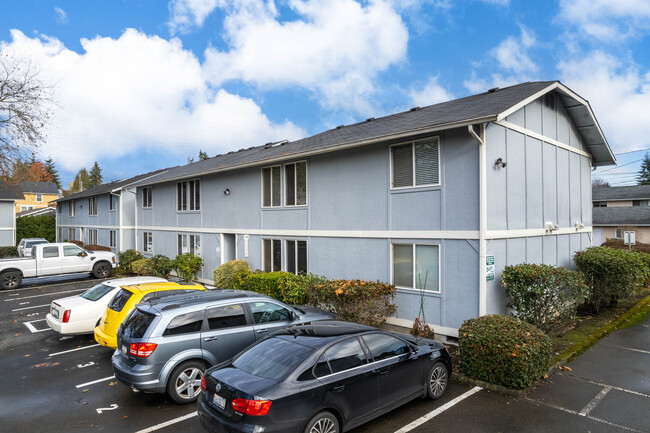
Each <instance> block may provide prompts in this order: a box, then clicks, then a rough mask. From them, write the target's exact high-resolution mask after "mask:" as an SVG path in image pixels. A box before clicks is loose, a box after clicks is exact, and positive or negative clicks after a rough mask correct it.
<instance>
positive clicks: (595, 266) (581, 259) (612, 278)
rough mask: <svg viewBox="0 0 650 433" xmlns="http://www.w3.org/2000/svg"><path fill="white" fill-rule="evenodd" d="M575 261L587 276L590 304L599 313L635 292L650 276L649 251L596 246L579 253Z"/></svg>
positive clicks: (588, 301)
mask: <svg viewBox="0 0 650 433" xmlns="http://www.w3.org/2000/svg"><path fill="white" fill-rule="evenodd" d="M573 260H574V262H575V263H576V265H578V269H579V270H580V271H581V272H582V273H583V274H584V275H585V280H586V282H587V286H588V287H589V296H588V298H587V303H588V305H589V306H590V307H591V309H592V310H593V311H594V312H596V313H597V312H598V310H599V309H600V308H601V307H608V306H613V305H616V304H617V303H618V300H619V299H623V298H626V297H629V296H632V295H634V294H635V293H637V292H638V291H639V290H641V289H642V288H643V285H644V284H645V281H646V279H647V278H648V277H650V255H648V254H646V253H640V252H636V251H627V250H619V249H614V248H609V247H592V248H587V249H586V250H584V251H579V252H577V253H576V254H575V256H574V258H573Z"/></svg>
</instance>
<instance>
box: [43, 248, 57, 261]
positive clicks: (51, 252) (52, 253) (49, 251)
mask: <svg viewBox="0 0 650 433" xmlns="http://www.w3.org/2000/svg"><path fill="white" fill-rule="evenodd" d="M49 257H59V247H43V258H44V259H46V258H49Z"/></svg>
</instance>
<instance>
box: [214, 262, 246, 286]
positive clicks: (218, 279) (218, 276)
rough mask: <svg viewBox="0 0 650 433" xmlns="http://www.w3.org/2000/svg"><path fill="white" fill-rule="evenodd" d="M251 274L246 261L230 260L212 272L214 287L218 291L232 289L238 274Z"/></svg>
mask: <svg viewBox="0 0 650 433" xmlns="http://www.w3.org/2000/svg"><path fill="white" fill-rule="evenodd" d="M251 272H252V271H251V266H250V265H249V264H248V262H247V261H246V260H231V261H229V262H226V263H224V264H222V265H221V266H219V267H218V268H217V269H215V270H214V274H213V275H214V285H215V287H218V288H220V289H232V288H234V284H235V281H236V277H237V275H238V274H240V273H244V274H250V273H251Z"/></svg>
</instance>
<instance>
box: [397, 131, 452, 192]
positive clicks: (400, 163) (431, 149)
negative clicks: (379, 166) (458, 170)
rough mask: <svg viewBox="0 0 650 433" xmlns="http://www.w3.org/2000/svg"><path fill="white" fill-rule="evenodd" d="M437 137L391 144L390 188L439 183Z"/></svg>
mask: <svg viewBox="0 0 650 433" xmlns="http://www.w3.org/2000/svg"><path fill="white" fill-rule="evenodd" d="M439 141H440V140H439V138H438V137H434V138H431V139H428V140H426V141H418V142H413V143H408V144H400V145H396V146H392V147H391V148H390V149H391V152H390V154H391V188H408V187H413V186H426V185H438V184H440V160H439Z"/></svg>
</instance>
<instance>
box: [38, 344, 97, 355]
mask: <svg viewBox="0 0 650 433" xmlns="http://www.w3.org/2000/svg"><path fill="white" fill-rule="evenodd" d="M93 347H101V346H100V345H99V344H92V345H90V346H83V347H77V348H75V349H70V350H64V351H63V352H56V353H51V354H50V356H57V355H63V354H65V353H71V352H76V351H77V350H84V349H92V348H93Z"/></svg>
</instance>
